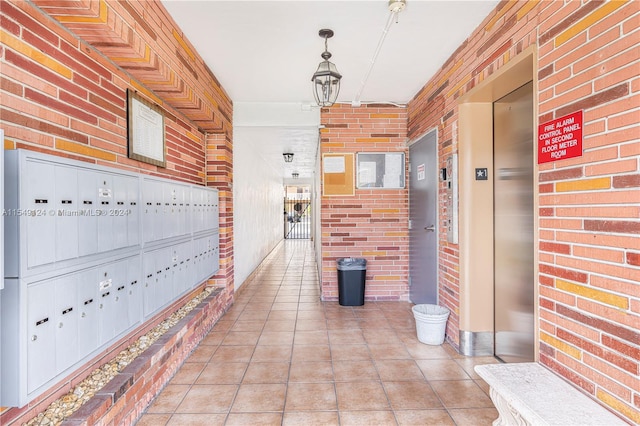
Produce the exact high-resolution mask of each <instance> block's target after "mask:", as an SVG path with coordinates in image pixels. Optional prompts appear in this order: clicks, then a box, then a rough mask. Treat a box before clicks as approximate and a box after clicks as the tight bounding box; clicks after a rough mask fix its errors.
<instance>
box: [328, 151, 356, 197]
mask: <svg viewBox="0 0 640 426" xmlns="http://www.w3.org/2000/svg"><path fill="white" fill-rule="evenodd" d="M322 195H323V196H340V195H342V196H344V195H355V184H354V173H353V154H322Z"/></svg>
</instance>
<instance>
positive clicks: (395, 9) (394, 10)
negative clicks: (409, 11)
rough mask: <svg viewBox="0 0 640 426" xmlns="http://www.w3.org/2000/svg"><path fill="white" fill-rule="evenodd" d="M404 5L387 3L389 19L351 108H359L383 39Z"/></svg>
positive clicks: (402, 2) (395, 1)
mask: <svg viewBox="0 0 640 426" xmlns="http://www.w3.org/2000/svg"><path fill="white" fill-rule="evenodd" d="M405 4H406V2H405V0H390V1H389V11H390V13H389V19H387V24H386V25H385V26H384V29H383V30H382V34H381V35H380V41H378V46H376V50H375V52H374V53H373V57H372V58H371V61H370V63H369V68H368V69H367V72H366V73H365V75H364V78H363V79H362V80H361V81H360V89H358V93H356V96H355V98H354V99H353V101H352V102H351V106H352V107H359V106H360V105H361V104H362V102H361V101H360V97H361V96H362V92H363V91H364V87H365V86H366V84H367V81H368V80H369V76H370V75H371V71H372V70H373V66H374V65H375V63H376V60H377V59H378V54H379V53H380V50H381V49H382V45H383V44H384V39H385V38H386V37H387V33H388V32H389V29H390V28H391V24H393V21H394V18H395V17H396V16H397V15H398V13H400V12H402V11H403V10H404V7H405ZM396 22H397V21H396Z"/></svg>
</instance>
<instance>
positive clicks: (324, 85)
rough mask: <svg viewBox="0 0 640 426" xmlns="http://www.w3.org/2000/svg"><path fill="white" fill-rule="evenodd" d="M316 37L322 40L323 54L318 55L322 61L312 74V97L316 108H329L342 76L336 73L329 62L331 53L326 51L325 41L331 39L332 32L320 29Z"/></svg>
mask: <svg viewBox="0 0 640 426" xmlns="http://www.w3.org/2000/svg"><path fill="white" fill-rule="evenodd" d="M318 35H319V36H320V37H322V38H324V52H322V54H321V55H320V56H321V57H322V59H324V60H323V61H322V62H320V65H318V69H317V70H316V72H315V73H313V77H311V83H312V85H313V96H314V97H315V99H316V103H317V104H318V106H321V107H329V106H331V105H333V104H334V103H335V102H336V100H337V99H338V92H339V91H340V79H341V78H342V75H340V73H339V72H338V69H337V68H336V66H335V64H333V63H332V62H329V58H331V53H329V50H328V49H327V40H328V39H330V38H331V37H333V31H332V30H328V29H322V30H320V31H319V32H318Z"/></svg>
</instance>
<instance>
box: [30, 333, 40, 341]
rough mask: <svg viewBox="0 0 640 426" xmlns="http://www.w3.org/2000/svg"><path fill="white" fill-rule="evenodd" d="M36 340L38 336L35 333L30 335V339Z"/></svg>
mask: <svg viewBox="0 0 640 426" xmlns="http://www.w3.org/2000/svg"><path fill="white" fill-rule="evenodd" d="M36 340H38V336H36V335H35V334H34V335H33V336H31V341H32V342H35V341H36Z"/></svg>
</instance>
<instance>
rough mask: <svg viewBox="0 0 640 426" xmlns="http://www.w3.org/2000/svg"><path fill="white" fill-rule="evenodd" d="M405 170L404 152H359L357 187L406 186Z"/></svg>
mask: <svg viewBox="0 0 640 426" xmlns="http://www.w3.org/2000/svg"><path fill="white" fill-rule="evenodd" d="M404 171H405V163H404V152H359V153H358V154H357V160H356V187H357V188H358V189H376V188H377V189H400V188H404V186H405V183H404V182H405V173H404Z"/></svg>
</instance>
